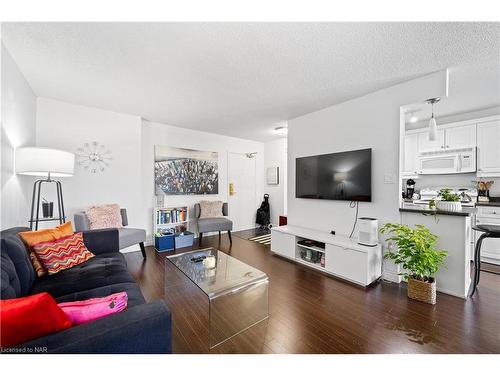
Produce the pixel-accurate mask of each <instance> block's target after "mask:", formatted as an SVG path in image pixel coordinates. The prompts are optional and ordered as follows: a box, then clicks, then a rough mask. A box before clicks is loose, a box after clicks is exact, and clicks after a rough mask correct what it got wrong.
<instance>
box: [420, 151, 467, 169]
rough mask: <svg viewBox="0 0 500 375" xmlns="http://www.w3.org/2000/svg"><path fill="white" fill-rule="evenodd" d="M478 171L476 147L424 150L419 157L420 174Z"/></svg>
mask: <svg viewBox="0 0 500 375" xmlns="http://www.w3.org/2000/svg"><path fill="white" fill-rule="evenodd" d="M473 172H476V148H475V147H469V148H461V149H454V150H453V149H451V150H450V149H448V150H442V151H428V152H422V153H420V154H419V157H418V173H419V174H454V173H473Z"/></svg>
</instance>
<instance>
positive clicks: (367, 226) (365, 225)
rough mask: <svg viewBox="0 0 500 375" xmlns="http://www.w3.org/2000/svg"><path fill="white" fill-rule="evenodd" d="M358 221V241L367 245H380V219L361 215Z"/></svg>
mask: <svg viewBox="0 0 500 375" xmlns="http://www.w3.org/2000/svg"><path fill="white" fill-rule="evenodd" d="M358 220H359V222H358V243H359V244H360V245H365V246H377V245H378V220H377V219H374V218H372V217H360V218H359V219H358Z"/></svg>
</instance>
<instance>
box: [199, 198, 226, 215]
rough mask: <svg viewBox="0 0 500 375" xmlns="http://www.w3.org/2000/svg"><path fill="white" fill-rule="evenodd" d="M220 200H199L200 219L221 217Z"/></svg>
mask: <svg viewBox="0 0 500 375" xmlns="http://www.w3.org/2000/svg"><path fill="white" fill-rule="evenodd" d="M222 204H223V203H222V201H201V202H200V219H203V218H209V217H223V216H224V215H223V214H222Z"/></svg>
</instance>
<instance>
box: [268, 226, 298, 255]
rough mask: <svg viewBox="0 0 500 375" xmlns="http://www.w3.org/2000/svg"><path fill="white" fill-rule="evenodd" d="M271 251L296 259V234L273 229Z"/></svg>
mask: <svg viewBox="0 0 500 375" xmlns="http://www.w3.org/2000/svg"><path fill="white" fill-rule="evenodd" d="M271 251H272V252H274V253H276V254H279V255H282V256H284V257H287V258H291V259H295V236H293V235H291V234H287V233H282V232H279V231H277V230H272V231H271Z"/></svg>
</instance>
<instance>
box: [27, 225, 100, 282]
mask: <svg viewBox="0 0 500 375" xmlns="http://www.w3.org/2000/svg"><path fill="white" fill-rule="evenodd" d="M33 251H34V252H35V253H36V255H37V257H38V259H39V260H40V261H41V262H42V264H43V267H44V268H45V269H46V270H47V272H48V273H49V275H53V274H56V273H59V272H61V271H64V270H66V269H68V268H72V267H75V266H77V265H79V264H82V263H84V262H86V261H88V260H89V259H91V258H93V257H94V254H92V253H91V252H90V251H89V250H88V249H87V247H86V246H85V244H84V243H83V235H82V233H81V232H80V233H74V234H72V235H70V236H68V237H63V238H59V239H58V240H55V241H49V242H41V243H39V244H36V245H34V246H33Z"/></svg>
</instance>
